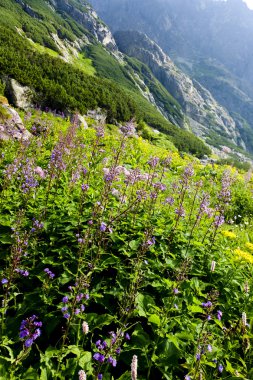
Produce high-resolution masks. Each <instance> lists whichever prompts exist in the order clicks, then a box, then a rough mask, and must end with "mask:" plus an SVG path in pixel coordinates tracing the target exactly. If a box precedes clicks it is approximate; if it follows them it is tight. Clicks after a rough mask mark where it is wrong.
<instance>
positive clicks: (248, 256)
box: [234, 248, 253, 264]
mask: <svg viewBox="0 0 253 380" xmlns="http://www.w3.org/2000/svg"><path fill="white" fill-rule="evenodd" d="M234 252H235V254H236V255H237V256H239V257H240V258H241V259H244V260H245V261H248V262H249V263H251V264H253V256H252V255H251V254H250V253H248V252H246V251H242V250H241V249H240V248H237V249H236V250H235V251H234Z"/></svg>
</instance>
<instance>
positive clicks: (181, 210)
mask: <svg viewBox="0 0 253 380" xmlns="http://www.w3.org/2000/svg"><path fill="white" fill-rule="evenodd" d="M175 213H176V214H177V215H178V216H179V217H181V218H184V217H185V210H184V208H183V206H180V207H179V208H176V210H175Z"/></svg>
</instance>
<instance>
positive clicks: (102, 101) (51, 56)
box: [0, 0, 210, 156]
mask: <svg viewBox="0 0 253 380" xmlns="http://www.w3.org/2000/svg"><path fill="white" fill-rule="evenodd" d="M0 13H1V16H2V17H1V19H0V77H1V80H2V82H4V84H5V90H4V94H5V95H6V96H7V97H8V98H9V100H10V102H12V103H13V104H15V105H16V106H17V105H18V104H17V102H15V96H13V93H14V89H13V88H12V84H13V83H16V82H17V83H18V86H19V87H18V88H19V91H21V90H20V89H21V88H22V86H23V87H24V88H28V90H29V91H28V92H29V98H30V103H31V105H39V106H40V107H43V108H45V107H47V108H50V109H56V110H59V111H64V112H65V113H67V114H69V113H71V112H72V113H73V112H74V111H76V110H77V111H79V112H80V113H87V111H88V110H90V109H96V108H97V107H100V108H102V109H104V110H105V111H106V113H107V122H123V121H126V120H129V119H130V118H133V117H134V118H135V119H136V120H137V121H141V120H143V121H144V122H146V123H148V125H149V126H150V127H152V128H155V129H156V130H159V131H160V132H161V133H162V134H161V138H162V139H163V140H164V141H167V142H166V144H167V143H168V144H169V143H170V146H171V143H173V144H174V145H175V146H176V147H177V148H178V149H180V150H183V151H185V152H190V153H192V154H196V155H198V156H202V155H203V154H209V153H210V150H209V149H208V148H207V147H206V146H205V145H204V143H203V142H202V141H201V140H200V139H198V138H196V137H195V136H194V135H193V134H192V133H191V132H190V131H187V130H186V129H187V120H186V118H185V115H184V112H183V110H182V107H181V106H180V104H179V103H178V102H177V101H176V99H174V98H173V96H172V95H171V94H170V93H169V92H168V91H167V90H166V88H165V87H164V86H163V85H162V84H161V83H160V82H159V81H158V80H157V79H156V78H155V76H154V75H153V74H152V72H151V70H150V69H149V68H148V67H147V66H146V65H144V64H143V63H142V62H140V61H135V62H134V63H133V61H132V60H131V59H130V58H129V57H126V56H125V55H124V54H122V53H121V52H119V51H118V48H117V45H116V42H115V40H114V38H113V36H112V34H111V32H110V30H109V29H108V27H107V26H106V25H105V24H104V22H103V21H102V20H101V19H100V18H99V17H98V16H97V14H96V12H95V11H94V10H93V9H92V7H91V6H90V5H89V4H88V3H87V2H86V1H83V0H50V1H44V0H40V1H37V0H36V1H35V0H26V1H24V0H16V1H15V0H0ZM7 62H8V64H7ZM13 79H14V80H15V81H16V82H13ZM0 87H1V86H0ZM21 93H22V94H24V93H25V91H24V90H23V91H21ZM153 138H154V139H155V140H159V139H160V137H159V138H158V137H157V136H156V137H153ZM159 143H160V142H159Z"/></svg>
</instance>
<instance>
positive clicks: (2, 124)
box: [0, 97, 31, 141]
mask: <svg viewBox="0 0 253 380" xmlns="http://www.w3.org/2000/svg"><path fill="white" fill-rule="evenodd" d="M3 99H4V98H1V97H0V140H11V139H15V140H23V141H26V140H29V139H30V137H31V133H30V132H29V131H28V130H27V129H26V128H25V127H24V124H23V122H22V120H21V118H20V116H19V114H18V113H17V111H15V110H14V109H13V108H11V107H10V105H9V104H8V103H7V102H6V101H3Z"/></svg>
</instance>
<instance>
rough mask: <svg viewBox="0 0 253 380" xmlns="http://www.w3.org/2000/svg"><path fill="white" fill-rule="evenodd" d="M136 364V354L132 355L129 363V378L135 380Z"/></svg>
mask: <svg viewBox="0 0 253 380" xmlns="http://www.w3.org/2000/svg"><path fill="white" fill-rule="evenodd" d="M137 366H138V358H137V356H136V355H134V356H133V359H132V364H131V380H137Z"/></svg>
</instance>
